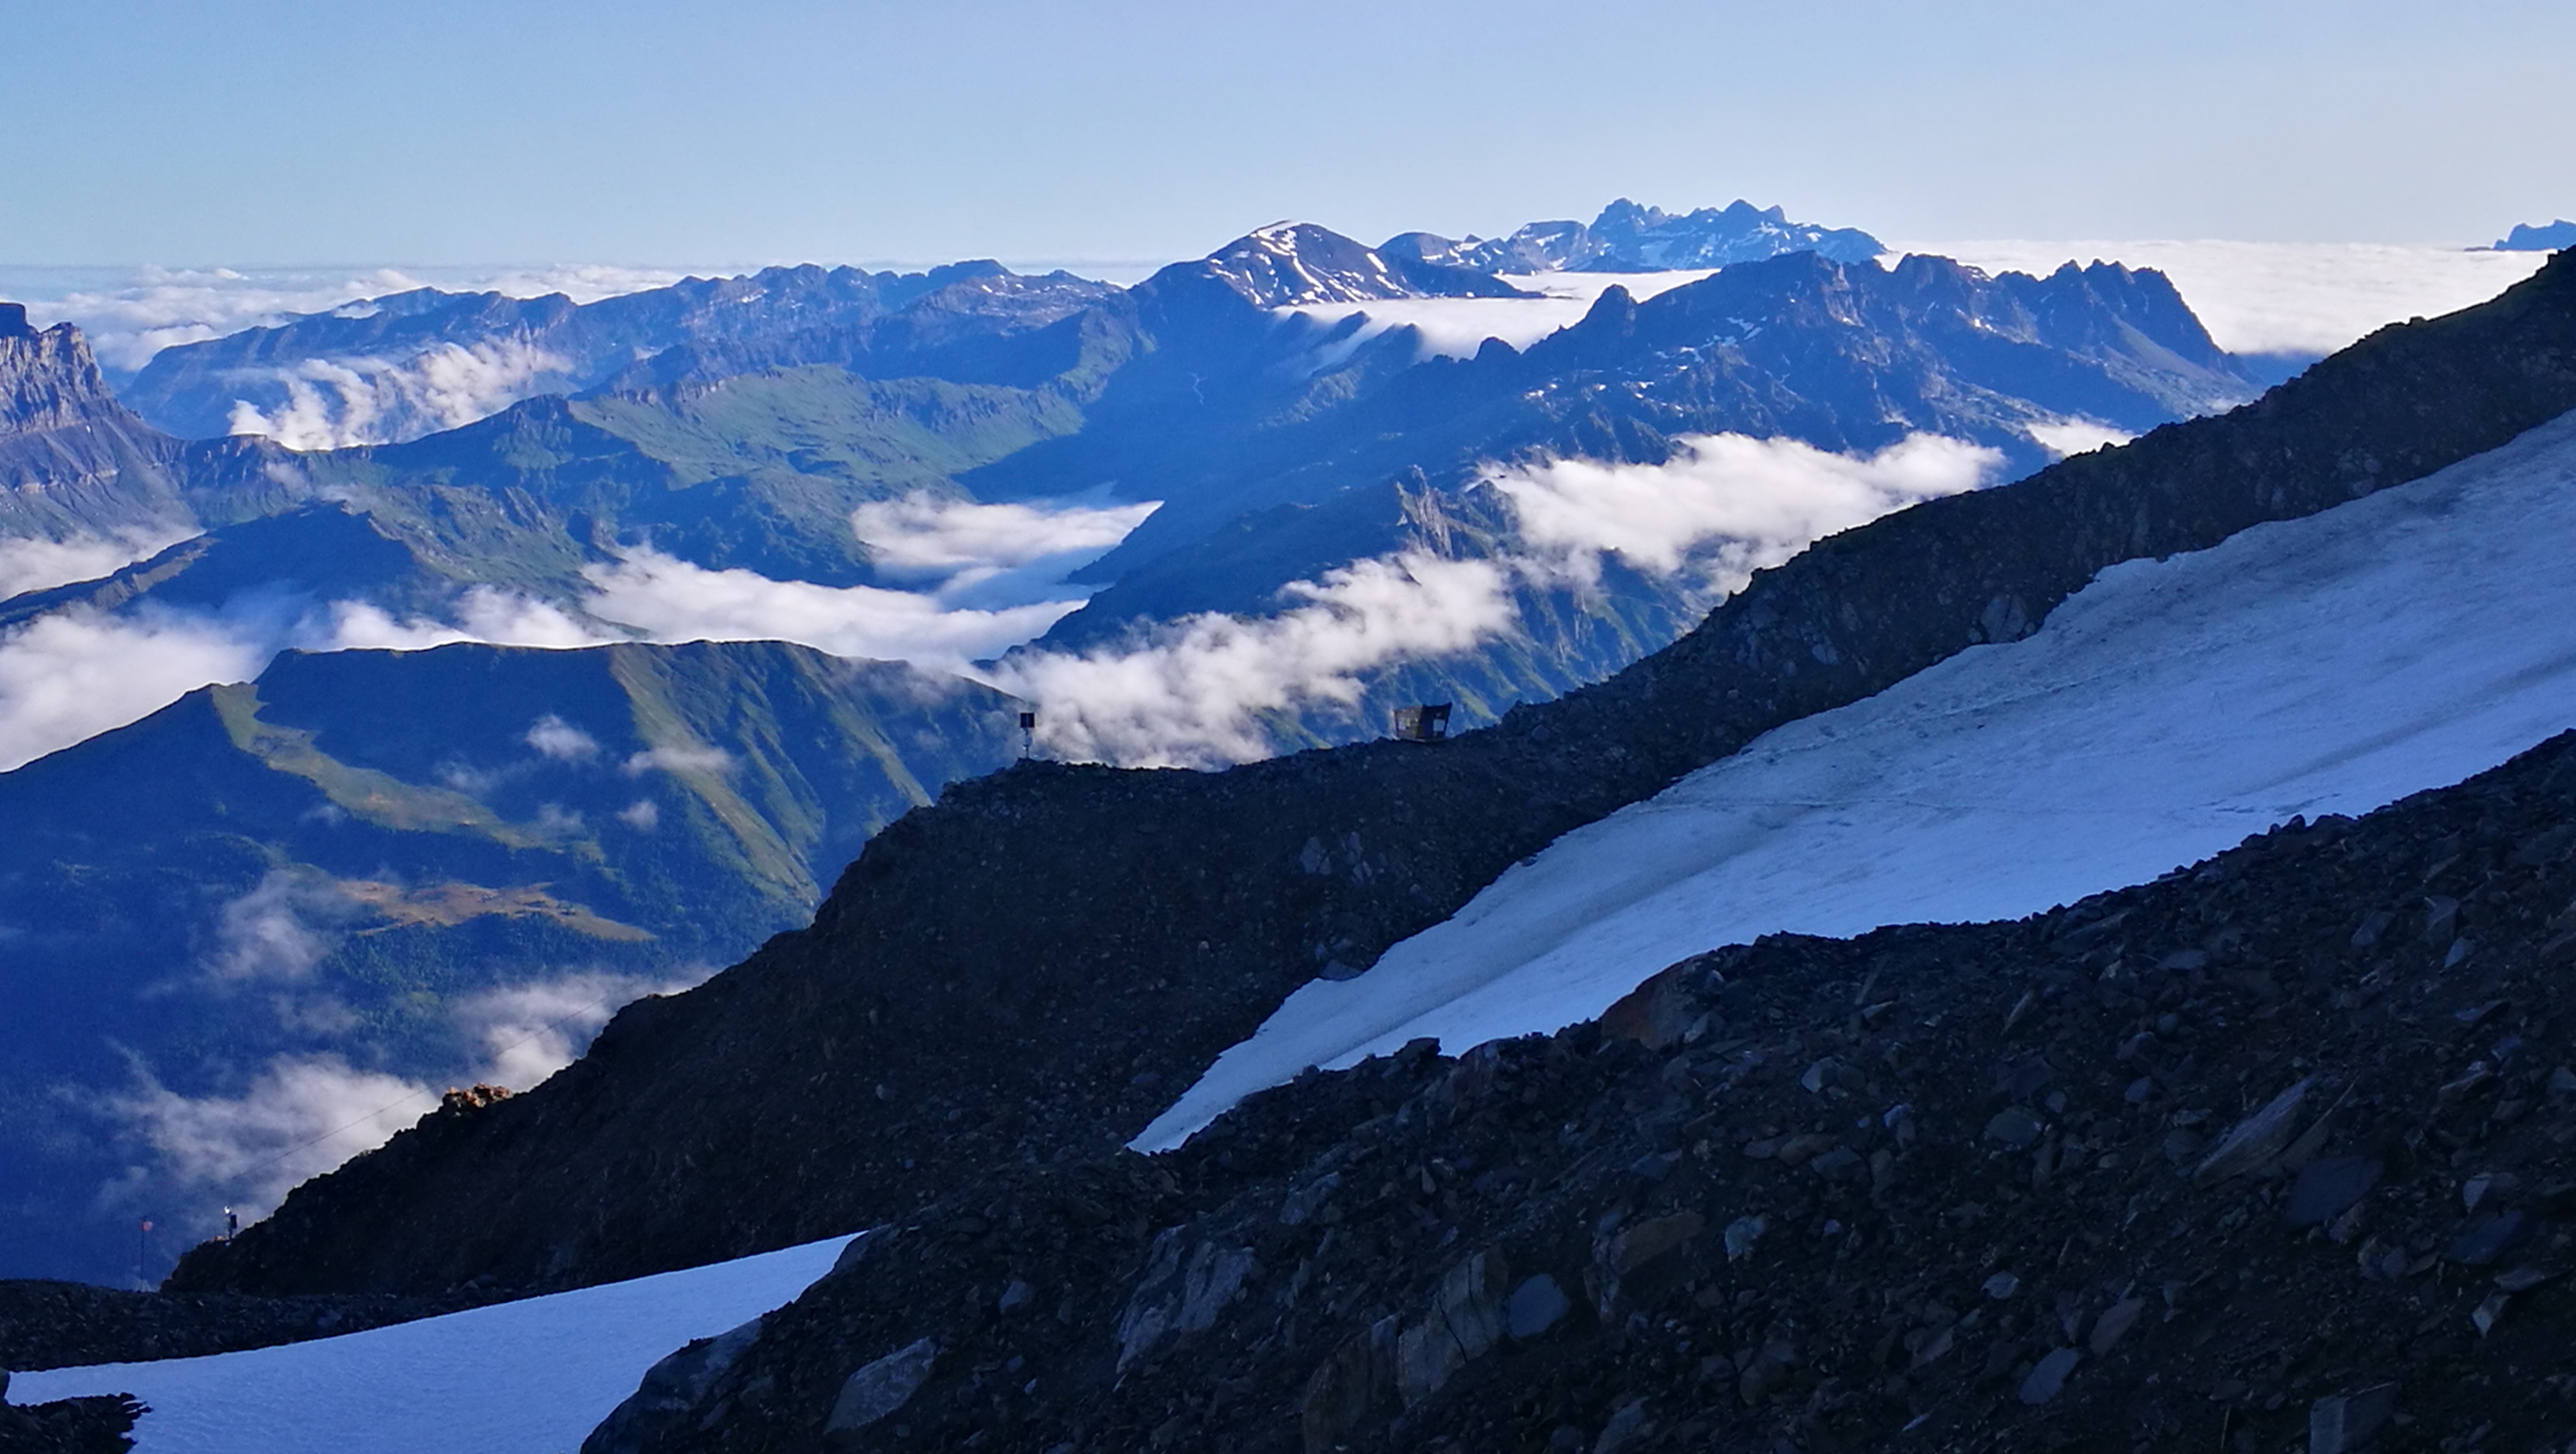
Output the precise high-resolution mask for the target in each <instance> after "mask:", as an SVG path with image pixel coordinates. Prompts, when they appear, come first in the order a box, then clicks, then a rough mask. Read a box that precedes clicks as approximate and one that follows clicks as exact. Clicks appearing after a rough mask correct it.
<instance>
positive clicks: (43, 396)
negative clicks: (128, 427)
mask: <svg viewBox="0 0 2576 1454" xmlns="http://www.w3.org/2000/svg"><path fill="white" fill-rule="evenodd" d="M102 410H116V411H117V412H119V413H122V412H123V411H122V410H121V409H119V408H118V405H117V403H116V400H115V398H114V397H113V396H111V395H110V394H109V393H108V391H107V382H106V381H105V380H104V379H101V378H100V377H99V373H98V360H97V359H96V358H94V357H92V356H91V354H90V351H89V340H88V339H87V338H85V337H83V336H82V334H81V331H80V330H79V329H77V328H74V327H73V326H72V325H70V324H68V323H57V324H55V325H54V326H53V327H51V328H45V329H39V328H37V327H36V326H35V325H33V324H31V323H29V322H28V321H27V307H26V305H25V304H23V303H0V435H7V434H34V433H38V432H41V431H43V430H48V429H62V428H67V427H69V426H71V425H75V424H79V423H81V422H83V421H84V420H86V419H88V418H90V417H91V416H93V415H95V414H97V413H99V412H100V411H102Z"/></svg>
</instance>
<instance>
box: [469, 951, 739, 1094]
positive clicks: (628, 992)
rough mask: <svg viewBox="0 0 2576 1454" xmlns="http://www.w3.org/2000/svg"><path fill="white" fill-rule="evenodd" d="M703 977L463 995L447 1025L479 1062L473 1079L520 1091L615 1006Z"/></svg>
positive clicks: (544, 985)
mask: <svg viewBox="0 0 2576 1454" xmlns="http://www.w3.org/2000/svg"><path fill="white" fill-rule="evenodd" d="M705 978H706V973H705V972H704V971H699V972H695V973H690V974H684V975H676V976H663V977H659V978H648V977H646V976H643V975H634V974H617V973H612V972H610V971H607V970H582V971H576V972H573V973H570V974H565V975H559V976H557V977H555V978H552V979H544V980H536V981H532V982H530V983H527V984H519V985H511V986H508V987H505V988H502V989H493V990H485V991H483V992H482V993H480V994H476V995H470V996H468V997H466V998H465V999H463V1000H460V1001H458V1002H457V1005H456V1010H455V1014H454V1020H455V1023H456V1025H457V1028H458V1030H459V1031H460V1033H462V1034H463V1035H464V1036H465V1037H466V1039H467V1040H468V1041H469V1042H470V1043H471V1044H472V1045H473V1046H474V1047H475V1051H476V1054H477V1055H478V1056H479V1060H478V1066H479V1068H478V1069H477V1071H476V1072H475V1079H477V1080H481V1081H486V1082H489V1083H491V1084H493V1085H505V1086H508V1087H510V1088H511V1089H512V1090H526V1089H527V1088H528V1087H530V1086H532V1085H535V1084H536V1083H537V1082H539V1081H541V1080H544V1079H545V1078H546V1077H547V1076H550V1075H552V1074H554V1073H555V1072H556V1071H558V1070H561V1069H563V1068H564V1067H565V1066H567V1065H570V1064H572V1062H573V1058H574V1057H575V1056H577V1055H579V1054H581V1052H582V1050H583V1048H584V1047H585V1046H587V1045H589V1044H590V1041H591V1037H593V1036H595V1035H597V1034H598V1033H599V1030H600V1027H601V1026H603V1025H605V1024H607V1023H608V1017H609V1016H611V1015H613V1014H615V1013H616V1012H617V1010H618V1007H619V1006H621V1005H624V1004H627V1003H628V1002H630V1001H633V1000H637V999H641V998H642V997H644V996H645V995H648V994H673V993H677V992H678V991H680V990H684V989H687V988H689V987H690V986H691V985H694V984H697V983H698V982H699V981H701V980H704V979H705Z"/></svg>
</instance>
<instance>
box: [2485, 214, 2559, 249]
mask: <svg viewBox="0 0 2576 1454" xmlns="http://www.w3.org/2000/svg"><path fill="white" fill-rule="evenodd" d="M2495 246H2496V250H2497V251H2498V252H2556V251H2558V250H2559V249H2560V248H2562V247H2576V222H2570V221H2568V220H2567V219H2566V218H2563V217H2562V218H2560V219H2558V220H2557V221H2555V222H2545V223H2540V224H2537V225H2535V224H2533V223H2529V222H2517V223H2515V224H2514V225H2513V231H2511V232H2508V233H2506V234H2505V235H2504V236H2502V237H2500V238H2497V239H2496V242H2495Z"/></svg>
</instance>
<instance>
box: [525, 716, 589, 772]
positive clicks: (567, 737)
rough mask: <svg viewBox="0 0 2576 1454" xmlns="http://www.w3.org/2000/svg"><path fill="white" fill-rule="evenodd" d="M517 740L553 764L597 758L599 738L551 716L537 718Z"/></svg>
mask: <svg viewBox="0 0 2576 1454" xmlns="http://www.w3.org/2000/svg"><path fill="white" fill-rule="evenodd" d="M520 740H521V741H523V742H525V743H527V744H528V745H529V746H530V747H533V748H535V749H536V750H537V755H538V756H539V757H545V758H551V759H553V760H554V761H556V762H588V761H589V760H591V759H592V758H594V757H597V756H599V739H598V738H596V737H593V736H591V735H590V734H589V733H587V732H584V731H582V730H581V729H580V728H578V727H575V726H574V725H572V724H571V723H570V722H567V721H565V720H564V719H563V718H561V717H558V716H556V715H555V714H554V713H552V712H548V713H547V714H546V715H544V716H542V717H539V718H538V719H537V720H536V723H535V725H533V726H531V727H529V728H528V730H527V733H526V735H524V736H523V737H521V738H520Z"/></svg>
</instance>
